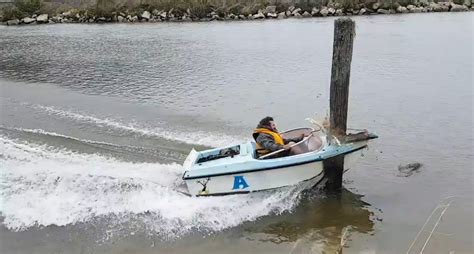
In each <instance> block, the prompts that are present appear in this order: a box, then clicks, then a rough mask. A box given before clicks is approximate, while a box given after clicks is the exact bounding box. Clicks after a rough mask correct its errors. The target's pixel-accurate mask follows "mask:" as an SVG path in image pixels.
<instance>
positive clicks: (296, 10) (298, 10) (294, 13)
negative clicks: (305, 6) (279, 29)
mask: <svg viewBox="0 0 474 254" xmlns="http://www.w3.org/2000/svg"><path fill="white" fill-rule="evenodd" d="M300 12H301V8H297V9H295V10H293V11H292V12H291V15H293V16H295V15H296V14H297V13H298V14H301V13H300Z"/></svg>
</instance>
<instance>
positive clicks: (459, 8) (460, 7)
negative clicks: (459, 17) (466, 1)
mask: <svg viewBox="0 0 474 254" xmlns="http://www.w3.org/2000/svg"><path fill="white" fill-rule="evenodd" d="M468 10H469V8H468V7H467V6H464V5H460V4H455V3H451V10H450V11H453V12H459V11H468Z"/></svg>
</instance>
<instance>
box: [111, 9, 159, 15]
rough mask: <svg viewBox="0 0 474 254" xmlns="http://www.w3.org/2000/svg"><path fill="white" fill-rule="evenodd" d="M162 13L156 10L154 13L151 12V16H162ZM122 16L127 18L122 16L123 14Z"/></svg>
mask: <svg viewBox="0 0 474 254" xmlns="http://www.w3.org/2000/svg"><path fill="white" fill-rule="evenodd" d="M160 13H161V11H159V10H157V9H154V10H153V11H151V14H153V16H160ZM120 16H125V15H122V13H121V14H120Z"/></svg>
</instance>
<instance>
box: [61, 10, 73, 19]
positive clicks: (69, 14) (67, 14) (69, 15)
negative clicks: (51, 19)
mask: <svg viewBox="0 0 474 254" xmlns="http://www.w3.org/2000/svg"><path fill="white" fill-rule="evenodd" d="M62 16H63V17H65V18H70V17H72V16H73V13H72V11H66V12H63V13H62Z"/></svg>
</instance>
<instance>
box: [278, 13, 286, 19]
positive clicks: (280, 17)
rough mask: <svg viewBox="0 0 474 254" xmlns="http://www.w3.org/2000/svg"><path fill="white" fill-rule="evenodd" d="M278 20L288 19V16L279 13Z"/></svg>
mask: <svg viewBox="0 0 474 254" xmlns="http://www.w3.org/2000/svg"><path fill="white" fill-rule="evenodd" d="M278 18H279V19H286V14H285V13H284V12H280V13H278Z"/></svg>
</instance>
